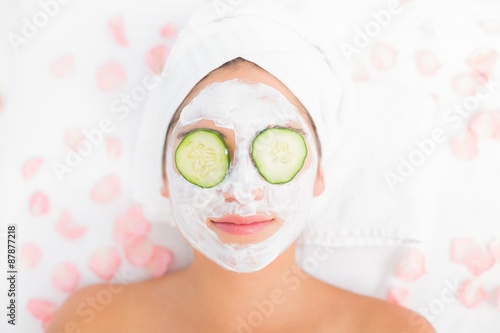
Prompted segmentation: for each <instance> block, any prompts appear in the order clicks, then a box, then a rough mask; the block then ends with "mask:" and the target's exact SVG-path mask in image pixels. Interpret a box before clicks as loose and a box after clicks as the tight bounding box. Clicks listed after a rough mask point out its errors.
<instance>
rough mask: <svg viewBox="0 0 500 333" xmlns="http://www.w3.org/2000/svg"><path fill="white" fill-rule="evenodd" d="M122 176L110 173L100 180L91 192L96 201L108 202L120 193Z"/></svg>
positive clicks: (100, 202)
mask: <svg viewBox="0 0 500 333" xmlns="http://www.w3.org/2000/svg"><path fill="white" fill-rule="evenodd" d="M120 190H121V183H120V178H118V176H116V175H113V174H112V175H108V176H106V177H104V178H102V179H100V180H98V181H97V182H96V183H95V184H94V186H93V188H92V191H91V193H90V197H91V199H92V200H93V201H94V202H97V203H99V204H108V203H110V202H111V201H113V200H115V199H116V198H117V197H118V196H119V195H120Z"/></svg>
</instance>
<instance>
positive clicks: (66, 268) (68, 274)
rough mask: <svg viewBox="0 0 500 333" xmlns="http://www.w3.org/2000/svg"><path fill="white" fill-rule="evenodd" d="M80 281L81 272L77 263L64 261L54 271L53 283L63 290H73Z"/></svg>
mask: <svg viewBox="0 0 500 333" xmlns="http://www.w3.org/2000/svg"><path fill="white" fill-rule="evenodd" d="M79 281H80V273H79V272H78V269H77V268H76V266H75V265H73V264H70V263H63V264H60V265H57V266H56V267H55V268H54V271H53V272H52V285H53V286H54V287H55V288H56V289H58V290H61V291H65V292H73V291H75V289H76V286H77V285H78V282H79Z"/></svg>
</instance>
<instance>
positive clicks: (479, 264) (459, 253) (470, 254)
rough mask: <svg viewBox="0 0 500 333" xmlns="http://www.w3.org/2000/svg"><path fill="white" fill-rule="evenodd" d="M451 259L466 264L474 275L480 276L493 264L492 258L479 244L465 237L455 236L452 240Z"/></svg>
mask: <svg viewBox="0 0 500 333" xmlns="http://www.w3.org/2000/svg"><path fill="white" fill-rule="evenodd" d="M451 261H452V262H455V263H459V264H463V265H465V266H467V268H468V269H469V271H470V272H471V273H472V274H473V275H475V276H480V275H481V274H482V273H484V272H486V271H488V270H489V269H491V268H492V267H493V265H494V264H495V261H494V260H493V258H491V257H490V256H489V255H488V254H487V253H486V252H485V251H484V250H483V249H482V248H481V246H480V245H479V244H477V243H476V242H475V241H473V240H471V239H467V238H457V239H454V240H453V241H452V243H451Z"/></svg>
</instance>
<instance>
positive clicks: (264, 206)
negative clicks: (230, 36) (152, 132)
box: [166, 79, 318, 273]
mask: <svg viewBox="0 0 500 333" xmlns="http://www.w3.org/2000/svg"><path fill="white" fill-rule="evenodd" d="M202 120H209V121H212V122H213V123H214V124H215V126H216V127H215V128H214V129H217V128H220V129H226V130H229V131H230V132H231V133H234V142H235V149H234V152H233V154H232V160H231V164H230V168H229V171H228V174H227V175H226V177H225V178H224V180H223V181H222V182H221V183H219V184H218V185H216V186H214V187H212V188H201V187H198V186H196V185H194V184H192V183H190V182H188V181H187V180H186V179H185V178H184V177H183V176H182V175H181V174H180V173H179V172H178V171H177V170H176V168H175V165H174V163H175V162H174V157H173V154H174V151H175V149H176V146H175V145H178V143H179V140H176V137H177V135H178V134H179V133H180V132H181V131H183V128H186V127H193V125H196V124H197V123H199V122H200V121H202ZM270 126H271V127H272V126H283V127H287V126H293V127H295V128H301V129H302V130H303V131H304V132H305V134H304V139H305V140H306V142H307V145H308V147H309V152H308V155H310V156H308V158H307V160H306V161H307V162H306V163H305V164H304V166H303V167H302V169H301V170H300V172H299V173H298V174H297V175H296V176H295V177H294V178H293V179H292V180H291V181H290V182H288V183H285V184H279V185H273V184H270V183H268V182H267V181H266V180H265V179H263V178H262V176H261V175H260V174H259V172H258V170H257V169H256V167H255V166H254V164H253V163H252V158H251V147H252V142H253V140H254V138H255V137H256V135H257V134H258V133H259V132H260V131H262V130H264V129H266V128H268V127H270ZM317 163H318V161H317V148H316V145H315V142H314V135H313V133H312V132H311V130H310V128H309V126H308V125H307V123H306V121H305V120H304V119H303V117H302V116H301V115H300V112H299V111H298V110H297V109H296V108H295V107H294V106H293V105H292V104H291V103H290V102H289V101H288V100H287V99H286V98H285V97H284V96H283V95H282V94H281V93H280V92H279V91H278V90H276V89H274V88H271V87H269V86H267V85H264V84H247V83H243V82H242V81H240V80H238V79H234V80H230V81H225V82H218V83H213V84H211V85H209V86H207V87H206V88H204V89H203V90H202V91H201V92H200V93H199V94H198V95H197V96H196V97H195V98H194V99H193V100H192V101H191V102H190V103H189V104H188V105H187V106H185V107H184V109H183V110H182V112H181V115H180V118H179V121H178V123H177V124H176V125H175V127H174V128H173V130H172V137H171V139H169V144H168V146H167V163H166V168H167V170H166V171H167V175H168V183H169V191H170V199H171V201H172V208H173V214H174V219H175V222H176V225H177V227H178V228H179V230H180V232H181V233H182V235H183V236H184V238H185V239H186V240H187V241H188V242H189V243H190V244H191V246H193V247H194V248H195V249H197V250H198V251H200V252H201V253H203V254H204V255H205V256H206V257H208V258H209V259H211V260H213V261H214V262H216V263H217V264H219V265H220V266H222V267H223V268H225V269H228V270H231V271H234V272H241V273H246V272H255V271H258V270H260V269H262V268H264V267H265V266H267V265H268V264H270V263H271V262H272V261H273V260H274V259H276V258H277V257H278V256H279V255H280V254H281V253H282V252H283V251H285V250H286V249H287V248H288V247H289V246H290V245H291V244H292V243H293V242H294V241H295V240H296V239H297V237H298V236H299V235H300V233H301V231H302V230H303V228H304V227H305V225H306V222H307V215H308V211H309V207H310V204H311V200H312V194H313V188H314V181H315V177H316V170H317ZM256 193H259V195H258V196H256ZM225 195H226V196H227V195H229V196H231V197H232V198H234V199H235V200H231V201H227V200H226V199H225ZM233 214H234V215H240V216H254V215H266V216H274V217H276V218H278V219H280V220H281V221H283V224H282V226H281V228H279V229H278V230H277V231H276V232H275V233H274V234H272V235H271V236H269V237H268V238H267V239H263V240H261V241H259V242H256V243H251V244H242V243H238V242H232V243H228V242H224V241H223V240H222V239H221V237H219V235H218V234H217V233H216V232H214V231H213V230H211V229H210V228H208V226H207V221H208V219H213V218H219V217H223V216H226V215H233Z"/></svg>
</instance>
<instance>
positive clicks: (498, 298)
mask: <svg viewBox="0 0 500 333" xmlns="http://www.w3.org/2000/svg"><path fill="white" fill-rule="evenodd" d="M496 304H497V310H498V311H500V288H498V289H497V295H496Z"/></svg>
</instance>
